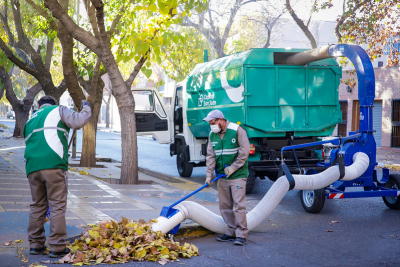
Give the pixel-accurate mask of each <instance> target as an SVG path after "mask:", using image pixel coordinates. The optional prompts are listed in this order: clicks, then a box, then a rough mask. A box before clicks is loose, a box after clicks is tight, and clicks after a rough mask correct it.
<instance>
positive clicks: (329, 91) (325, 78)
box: [307, 68, 338, 104]
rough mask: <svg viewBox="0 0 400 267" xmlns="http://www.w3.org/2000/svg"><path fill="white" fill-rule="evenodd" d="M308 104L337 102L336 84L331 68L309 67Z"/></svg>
mask: <svg viewBox="0 0 400 267" xmlns="http://www.w3.org/2000/svg"><path fill="white" fill-rule="evenodd" d="M307 76H308V104H326V103H327V102H328V101H331V103H337V97H338V84H336V75H335V74H334V72H333V71H332V70H331V69H321V68H309V70H308V75H307Z"/></svg>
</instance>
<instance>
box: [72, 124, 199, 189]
mask: <svg viewBox="0 0 400 267" xmlns="http://www.w3.org/2000/svg"><path fill="white" fill-rule="evenodd" d="M70 135H71V134H70ZM77 137H78V142H77V149H78V150H80V149H81V147H82V143H81V141H82V130H79V131H78V135H77ZM96 140H97V143H96V153H97V154H98V155H101V156H104V157H108V158H112V159H115V160H119V161H121V134H120V133H116V132H103V131H98V132H97V137H96ZM137 140H138V157H139V166H140V167H143V168H147V169H151V170H154V171H158V172H162V173H166V174H169V175H173V176H176V177H179V173H178V171H177V168H176V156H173V157H170V155H169V145H168V144H159V143H158V142H157V141H156V140H153V138H152V137H149V136H139V137H138V139H137ZM205 172H206V168H205V167H199V168H194V169H193V174H192V176H191V178H187V179H189V180H191V181H194V182H198V183H204V180H205Z"/></svg>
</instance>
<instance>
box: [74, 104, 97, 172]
mask: <svg viewBox="0 0 400 267" xmlns="http://www.w3.org/2000/svg"><path fill="white" fill-rule="evenodd" d="M95 115H96V114H94V112H93V111H92V117H91V118H90V120H89V122H88V123H87V124H86V125H85V127H83V137H82V154H81V155H82V156H81V161H80V164H79V166H80V167H95V166H96V132H97V117H96V116H95ZM97 115H98V113H97Z"/></svg>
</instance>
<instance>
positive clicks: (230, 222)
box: [203, 110, 250, 246]
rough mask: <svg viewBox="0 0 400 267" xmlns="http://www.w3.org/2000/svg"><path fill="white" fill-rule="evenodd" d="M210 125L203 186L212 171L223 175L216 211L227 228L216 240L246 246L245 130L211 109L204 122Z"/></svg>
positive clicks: (247, 173)
mask: <svg viewBox="0 0 400 267" xmlns="http://www.w3.org/2000/svg"><path fill="white" fill-rule="evenodd" d="M203 120H204V121H207V122H208V123H209V124H210V127H211V132H210V136H209V138H208V146H207V156H206V165H207V176H206V184H208V185H210V183H211V180H212V178H213V173H214V170H215V169H216V170H217V173H219V174H223V173H225V174H226V178H221V179H220V180H219V181H218V195H219V209H220V211H221V215H222V218H223V219H224V221H225V223H226V225H227V228H226V232H225V233H224V234H223V235H220V236H218V237H217V240H218V241H221V242H226V241H235V242H234V244H235V245H241V246H243V245H244V244H245V243H246V239H247V235H248V233H249V230H248V229H247V219H246V180H247V176H248V175H249V171H248V169H247V159H248V157H249V153H250V142H249V139H248V137H247V133H246V130H244V129H243V128H242V127H240V126H239V125H238V124H236V123H233V122H229V121H228V120H226V119H225V117H224V114H223V113H222V112H221V111H219V110H213V111H211V112H210V113H208V115H207V117H206V118H204V119H203Z"/></svg>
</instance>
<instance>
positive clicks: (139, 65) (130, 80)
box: [125, 53, 147, 88]
mask: <svg viewBox="0 0 400 267" xmlns="http://www.w3.org/2000/svg"><path fill="white" fill-rule="evenodd" d="M146 55H147V53H146ZM145 62H146V57H144V56H142V57H141V58H140V59H139V61H138V63H137V64H136V65H135V67H134V68H133V71H132V73H131V74H130V75H129V78H128V79H127V80H126V81H125V83H126V86H128V88H131V86H132V83H133V81H134V80H135V78H136V76H137V75H138V73H139V71H140V69H141V68H142V66H143V65H144V63H145Z"/></svg>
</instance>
